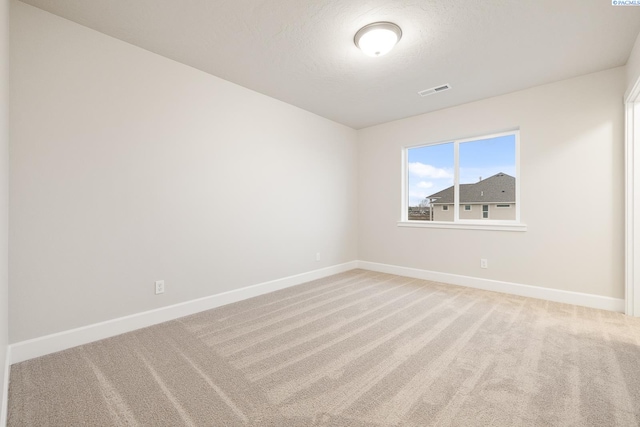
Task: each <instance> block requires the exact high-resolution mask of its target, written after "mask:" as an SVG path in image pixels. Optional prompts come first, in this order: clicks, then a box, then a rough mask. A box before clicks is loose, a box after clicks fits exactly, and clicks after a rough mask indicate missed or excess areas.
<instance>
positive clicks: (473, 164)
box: [403, 131, 520, 223]
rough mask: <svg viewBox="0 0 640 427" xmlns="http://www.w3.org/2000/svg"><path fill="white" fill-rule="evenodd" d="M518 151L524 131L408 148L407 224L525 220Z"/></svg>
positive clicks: (406, 157) (406, 153) (406, 154)
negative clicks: (520, 133)
mask: <svg viewBox="0 0 640 427" xmlns="http://www.w3.org/2000/svg"><path fill="white" fill-rule="evenodd" d="M518 149H519V131H512V132H504V133H500V134H493V135H485V136H478V137H475V138H466V139H458V140H453V141H449V142H441V143H434V144H428V145H422V146H417V147H409V148H406V149H405V150H406V152H405V159H406V164H405V170H406V175H405V179H406V181H405V182H406V190H407V193H406V194H405V197H406V199H405V200H406V207H405V209H404V212H405V213H404V214H406V215H407V217H406V218H405V219H403V220H408V221H430V222H473V221H476V222H478V221H480V222H485V221H487V220H490V221H492V222H493V223H496V222H505V221H509V222H516V221H519V220H520V211H519V209H520V206H519V203H518V201H519V194H518V191H519V190H518V189H519V185H518V182H517V179H518V176H519V171H518V160H517V159H518ZM474 205H476V208H475V209H474V207H473V206H474ZM404 214H403V215H404Z"/></svg>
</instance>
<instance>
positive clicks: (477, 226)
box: [397, 128, 527, 231]
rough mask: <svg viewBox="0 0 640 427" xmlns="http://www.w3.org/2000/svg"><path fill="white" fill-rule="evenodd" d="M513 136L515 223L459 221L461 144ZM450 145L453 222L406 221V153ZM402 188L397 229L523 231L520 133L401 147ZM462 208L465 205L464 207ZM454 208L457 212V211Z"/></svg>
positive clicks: (486, 220) (507, 221)
mask: <svg viewBox="0 0 640 427" xmlns="http://www.w3.org/2000/svg"><path fill="white" fill-rule="evenodd" d="M506 135H514V136H515V145H516V147H515V157H516V158H515V166H516V177H515V178H516V200H515V205H516V206H515V210H516V219H515V220H493V219H481V220H474V219H460V206H461V204H460V202H459V201H460V168H459V165H460V144H462V143H465V142H472V141H479V140H484V139H491V138H496V137H500V136H506ZM447 143H453V165H454V166H453V167H454V177H453V187H454V189H453V191H454V204H453V221H415V220H411V221H409V219H408V210H409V203H408V200H409V197H408V188H409V168H408V159H409V150H410V149H412V148H419V147H426V146H429V145H439V144H447ZM401 157H402V185H401V198H402V199H401V203H400V206H401V211H400V220H399V221H398V222H397V225H398V227H417V228H454V229H469V230H494V231H526V230H527V225H526V224H524V223H522V222H521V218H520V210H521V207H522V204H521V203H520V182H521V179H520V176H521V173H520V129H519V128H514V129H510V130H506V131H501V132H495V133H489V134H479V135H475V136H467V137H462V138H452V139H445V140H440V141H433V142H427V143H420V144H414V145H407V146H404V147H403V149H402V156H401ZM463 206H464V205H463ZM456 208H457V209H456Z"/></svg>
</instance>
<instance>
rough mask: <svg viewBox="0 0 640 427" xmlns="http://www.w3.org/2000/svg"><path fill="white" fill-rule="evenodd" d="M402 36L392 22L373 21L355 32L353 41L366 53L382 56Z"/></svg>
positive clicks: (398, 28)
mask: <svg viewBox="0 0 640 427" xmlns="http://www.w3.org/2000/svg"><path fill="white" fill-rule="evenodd" d="M400 38H402V30H401V29H400V27H398V26H397V25H396V24H394V23H392V22H374V23H373V24H369V25H365V26H364V27H362V28H360V29H359V30H358V32H357V33H356V36H355V37H354V39H353V41H354V42H355V44H356V46H358V47H359V48H360V50H362V51H363V52H364V53H365V54H366V55H369V56H374V57H375V56H382V55H384V54H386V53H388V52H389V51H390V50H391V49H393V47H394V46H395V45H396V43H398V42H399V41H400Z"/></svg>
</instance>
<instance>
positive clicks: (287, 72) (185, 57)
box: [25, 0, 640, 129]
mask: <svg viewBox="0 0 640 427" xmlns="http://www.w3.org/2000/svg"><path fill="white" fill-rule="evenodd" d="M25 3H28V4H31V5H33V6H36V7H39V8H41V9H44V10H47V11H49V12H52V13H54V14H56V15H60V16H62V17H64V18H67V19H69V20H71V21H75V22H77V23H79V24H82V25H85V26H87V27H90V28H93V29H95V30H97V31H100V32H102V33H105V34H108V35H110V36H113V37H116V38H118V39H121V40H124V41H126V42H129V43H132V44H134V45H137V46H140V47H142V48H144V49H147V50H150V51H152V52H155V53H158V54H160V55H163V56H166V57H168V58H171V59H174V60H176V61H179V62H182V63H184V64H187V65H190V66H192V67H195V68H198V69H200V70H203V71H206V72H208V73H210V74H213V75H215V76H218V77H221V78H223V79H226V80H229V81H232V82H234V83H237V84H239V85H242V86H245V87H247V88H250V89H253V90H255V91H258V92H261V93H263V94H266V95H269V96H272V97H274V98H277V99H280V100H282V101H285V102H288V103H290V104H293V105H296V106H298V107H301V108H304V109H305V110H308V111H311V112H314V113H316V114H319V115H321V116H324V117H327V118H329V119H332V120H335V121H336V122H340V123H343V124H345V125H348V126H350V127H353V128H356V129H359V128H363V127H367V126H370V125H375V124H379V123H384V122H388V121H391V120H395V119H400V118H403V117H408V116H413V115H416V114H421V113H425V112H429V111H433V110H437V109H441V108H445V107H450V106H453V105H457V104H462V103H466V102H470V101H474V100H478V99H482V98H487V97H491V96H496V95H500V94H504V93H508V92H513V91H515V90H520V89H524V88H527V87H531V86H536V85H539V84H544V83H548V82H553V81H558V80H562V79H566V78H569V77H573V76H577V75H581V74H587V73H591V72H595V71H600V70H604V69H607V68H612V67H616V66H621V65H624V64H625V63H626V61H627V58H628V56H629V53H630V51H631V48H632V46H633V43H634V41H635V39H636V36H637V35H638V32H640V7H613V6H611V2H610V1H608V0H535V1H516V0H483V1H478V0H455V1H452V0H449V1H442V0H404V1H392V0H135V1H132V0H56V1H51V0H25ZM374 21H392V22H395V23H397V24H398V25H400V27H402V31H403V37H402V40H401V41H400V43H399V44H398V45H397V46H396V48H395V49H394V50H393V51H391V53H389V54H387V55H386V56H384V57H380V58H371V57H368V56H366V55H364V54H363V53H362V52H360V51H359V50H358V49H357V48H356V47H355V46H354V44H353V36H354V34H355V32H356V31H357V30H358V29H359V28H360V27H362V26H364V25H365V24H368V23H370V22H374ZM443 83H450V84H451V86H452V87H453V89H452V90H450V91H447V92H443V93H440V94H436V95H433V96H429V97H425V98H422V97H420V96H418V95H417V92H418V91H419V90H423V89H427V88H430V87H433V86H437V85H440V84H443Z"/></svg>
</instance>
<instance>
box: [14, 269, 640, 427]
mask: <svg viewBox="0 0 640 427" xmlns="http://www.w3.org/2000/svg"><path fill="white" fill-rule="evenodd" d="M9 396H10V398H9V425H10V426H120V425H123V426H124V425H131V426H135V425H140V426H183V425H187V426H235V425H238V426H241V425H252V426H430V425H437V426H446V425H454V426H475V425H482V426H486V425H495V426H519V425H523V426H613V425H616V426H635V425H639V424H640V319H633V318H629V317H626V316H624V315H622V314H616V313H610V312H606V311H599V310H593V309H588V308H583V307H575V306H571V305H565V304H557V303H551V302H545V301H541V300H535V299H528V298H521V297H516V296H510V295H505V294H499V293H493V292H485V291H479V290H474V289H467V288H462V287H455V286H449V285H444V284H438V283H433V282H426V281H421V280H414V279H409V278H405V277H399V276H392V275H387V274H379V273H372V272H368V271H364V270H353V271H350V272H347V273H343V274H339V275H336V276H332V277H329V278H325V279H322V280H317V281H314V282H310V283H306V284H303V285H300V286H297V287H294V288H289V289H286V290H283V291H279V292H275V293H272V294H269V295H265V296H261V297H257V298H254V299H251V300H247V301H242V302H239V303H236V304H232V305H228V306H225V307H221V308H218V309H215V310H210V311H207V312H203V313H200V314H197V315H194V316H190V317H186V318H183V319H180V320H176V321H172V322H168V323H164V324H162V325H157V326H154V327H150V328H147V329H143V330H140V331H136V332H132V333H128V334H125V335H121V336H118V337H115V338H111V339H107V340H103V341H99V342H96V343H93V344H88V345H84V346H81V347H77V348H74V349H70V350H67V351H64V352H60V353H57V354H52V355H49V356H45V357H41V358H38V359H35V360H30V361H27V362H23V363H20V364H17V365H14V366H13V367H12V369H11V383H10V395H9Z"/></svg>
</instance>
